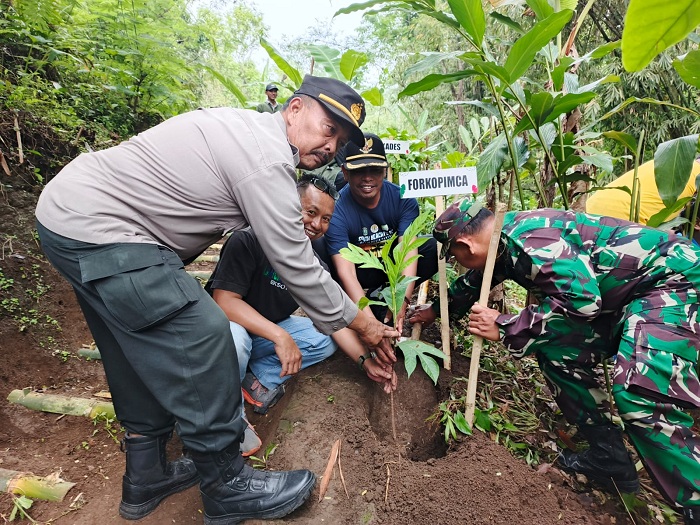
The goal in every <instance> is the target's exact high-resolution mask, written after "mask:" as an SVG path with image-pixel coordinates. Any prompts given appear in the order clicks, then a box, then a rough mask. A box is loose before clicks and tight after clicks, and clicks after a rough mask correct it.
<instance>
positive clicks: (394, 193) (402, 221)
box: [325, 181, 419, 256]
mask: <svg viewBox="0 0 700 525" xmlns="http://www.w3.org/2000/svg"><path fill="white" fill-rule="evenodd" d="M418 214H419V209H418V201H417V200H416V199H412V198H411V199H402V198H401V190H400V188H399V187H398V186H397V185H396V184H393V183H391V182H388V181H384V183H383V184H382V189H381V195H380V198H379V204H378V205H377V206H376V207H375V208H374V209H368V208H365V207H363V206H361V205H359V204H358V203H357V202H356V201H355V199H353V198H352V194H351V193H350V187H349V186H345V187H344V188H343V189H342V190H340V198H339V199H338V202H336V204H335V211H334V212H333V217H332V218H331V223H330V225H329V227H328V231H327V232H326V236H325V237H326V246H327V247H328V253H329V255H331V256H333V255H336V254H338V253H339V252H340V250H341V249H342V248H345V247H347V245H348V243H351V244H354V245H356V246H359V247H361V248H363V249H365V250H367V251H371V252H372V253H374V254H375V255H377V256H380V255H381V253H380V252H381V249H382V246H384V244H385V243H386V241H387V240H389V238H390V237H391V236H392V235H393V234H397V235H398V236H399V237H401V236H402V235H403V233H404V232H405V231H406V228H408V227H409V225H410V224H411V223H412V222H413V221H414V220H416V218H417V217H418Z"/></svg>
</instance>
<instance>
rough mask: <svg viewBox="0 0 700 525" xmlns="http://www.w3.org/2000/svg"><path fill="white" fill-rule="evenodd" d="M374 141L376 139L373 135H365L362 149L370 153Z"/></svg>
mask: <svg viewBox="0 0 700 525" xmlns="http://www.w3.org/2000/svg"><path fill="white" fill-rule="evenodd" d="M373 143H374V139H373V138H372V137H367V136H366V135H365V145H364V146H363V147H362V148H360V151H362V152H364V153H369V152H370V151H372V144H373Z"/></svg>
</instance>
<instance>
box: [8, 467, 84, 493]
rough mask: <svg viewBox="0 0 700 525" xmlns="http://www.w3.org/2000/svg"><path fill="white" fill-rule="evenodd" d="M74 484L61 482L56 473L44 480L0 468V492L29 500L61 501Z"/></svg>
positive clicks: (27, 473)
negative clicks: (17, 495) (18, 495)
mask: <svg viewBox="0 0 700 525" xmlns="http://www.w3.org/2000/svg"><path fill="white" fill-rule="evenodd" d="M74 485H75V483H70V482H69V481H65V480H62V479H61V478H60V477H59V475H58V472H56V473H54V474H51V475H49V476H46V477H45V478H42V477H39V476H35V475H34V474H31V473H29V472H17V471H15V470H6V469H3V468H0V492H7V493H9V494H20V495H22V496H26V497H28V498H31V499H43V500H48V501H63V498H64V497H65V496H66V493H67V492H68V491H69V490H70V489H71V488H73V486H74Z"/></svg>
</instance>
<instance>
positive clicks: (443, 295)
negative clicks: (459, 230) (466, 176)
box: [435, 195, 452, 370]
mask: <svg viewBox="0 0 700 525" xmlns="http://www.w3.org/2000/svg"><path fill="white" fill-rule="evenodd" d="M443 211H445V197H443V196H442V195H438V196H437V197H435V216H436V217H439V216H440V214H441V213H442V212H443ZM437 244H438V248H437V252H438V275H439V282H440V334H441V339H442V348H441V350H442V351H443V352H444V354H445V369H446V370H452V356H451V355H450V315H449V312H448V310H447V263H446V261H445V259H443V258H442V257H440V249H441V247H442V245H441V244H440V243H437Z"/></svg>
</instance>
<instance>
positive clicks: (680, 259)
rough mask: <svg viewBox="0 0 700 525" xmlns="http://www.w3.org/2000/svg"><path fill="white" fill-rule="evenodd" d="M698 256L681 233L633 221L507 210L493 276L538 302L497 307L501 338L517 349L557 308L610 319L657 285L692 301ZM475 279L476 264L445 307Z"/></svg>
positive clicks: (471, 291) (458, 309) (458, 301)
mask: <svg viewBox="0 0 700 525" xmlns="http://www.w3.org/2000/svg"><path fill="white" fill-rule="evenodd" d="M699 262H700V251H699V250H696V249H695V248H692V247H691V246H690V245H689V244H688V243H687V242H686V241H684V240H682V239H678V238H677V237H675V236H672V235H671V236H670V235H669V234H667V233H665V232H662V231H660V230H656V229H653V228H648V227H645V226H641V225H639V224H636V223H632V222H628V221H624V220H619V219H613V218H610V217H598V216H592V215H586V214H583V213H574V212H570V211H561V210H553V209H540V210H533V211H526V212H509V213H507V214H506V216H505V221H504V226H503V230H502V232H501V242H500V246H499V254H498V258H497V261H496V266H495V269H494V277H493V283H492V284H493V285H494V286H495V285H496V284H498V283H500V282H502V281H504V280H506V279H510V280H513V281H515V282H517V283H518V284H520V285H521V286H522V287H523V288H525V289H527V290H529V291H530V292H531V293H532V294H534V295H535V297H537V299H538V302H539V304H537V305H530V306H528V307H527V308H526V309H524V310H523V311H522V312H521V313H519V314H517V315H500V316H499V317H498V319H497V324H498V325H499V328H500V331H501V336H502V340H503V342H504V344H505V345H506V347H507V348H508V349H509V350H510V351H511V352H513V353H514V354H515V355H516V356H522V355H525V354H526V353H528V352H527V347H528V346H529V345H528V342H529V341H531V340H533V339H536V338H537V337H538V336H540V335H541V334H544V333H545V331H546V329H547V323H548V322H550V321H551V320H553V319H555V318H556V317H557V316H565V317H569V318H571V319H574V320H580V321H581V322H591V323H596V322H598V321H601V320H604V321H606V323H605V324H606V325H607V326H611V325H610V323H611V322H612V323H614V322H616V321H617V319H619V318H620V317H621V315H622V314H623V309H624V308H625V306H626V305H627V304H628V303H629V302H630V301H632V300H634V299H639V298H640V297H644V296H645V294H648V293H650V292H652V291H654V292H657V291H659V289H669V290H684V291H685V292H686V293H687V295H688V298H689V299H691V300H694V301H697V297H698V294H697V290H698V289H700V279H699V278H698V271H697V270H695V269H694V267H695V266H697V265H698V263H699ZM481 280H482V272H480V271H476V270H470V271H468V272H467V273H466V274H464V275H463V276H462V277H460V278H459V279H457V281H455V283H454V284H453V285H452V286H451V287H450V310H451V315H453V316H459V317H461V316H463V315H465V314H466V313H467V311H468V310H469V308H471V306H472V304H473V303H474V302H475V301H477V300H478V297H479V291H480V289H481Z"/></svg>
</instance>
